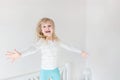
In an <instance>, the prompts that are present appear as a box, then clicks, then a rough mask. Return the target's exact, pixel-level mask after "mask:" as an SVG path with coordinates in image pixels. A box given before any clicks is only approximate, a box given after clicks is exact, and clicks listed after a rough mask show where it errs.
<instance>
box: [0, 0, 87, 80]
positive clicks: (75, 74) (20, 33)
mask: <svg viewBox="0 0 120 80" xmlns="http://www.w3.org/2000/svg"><path fill="white" fill-rule="evenodd" d="M0 10H1V12H0V37H1V38H0V80H1V79H3V78H8V77H11V76H16V75H19V74H23V73H27V72H32V71H37V70H39V69H40V58H39V56H40V54H36V55H32V56H29V57H26V58H23V59H19V60H18V61H16V62H15V63H14V64H11V63H10V61H9V60H8V59H6V58H5V56H3V53H5V52H6V50H13V49H14V48H17V49H18V50H19V49H21V48H24V47H28V46H29V45H30V44H31V43H32V42H33V41H34V39H35V38H34V37H35V27H36V24H37V22H38V20H39V19H40V18H42V17H50V18H52V19H54V21H55V23H56V31H57V34H58V36H59V37H60V38H62V39H63V40H65V42H67V43H70V44H71V45H74V46H75V47H78V48H79V49H85V35H86V34H85V33H86V32H85V29H86V27H85V11H86V10H85V1H84V0H59V1H57V0H51V1H50V0H17V1H16V0H4V1H0ZM66 56H67V57H68V58H66V59H65V58H64V59H63V60H62V61H61V64H62V63H65V62H66V61H70V62H71V63H72V76H71V77H72V78H71V79H72V80H78V79H79V77H80V72H81V70H80V69H82V67H80V66H82V65H83V64H82V60H81V59H80V57H79V56H78V55H74V54H71V55H68V54H66ZM64 57H65V55H64ZM69 59H70V60H69ZM78 60H79V61H78ZM73 65H74V66H73ZM79 67H80V69H79Z"/></svg>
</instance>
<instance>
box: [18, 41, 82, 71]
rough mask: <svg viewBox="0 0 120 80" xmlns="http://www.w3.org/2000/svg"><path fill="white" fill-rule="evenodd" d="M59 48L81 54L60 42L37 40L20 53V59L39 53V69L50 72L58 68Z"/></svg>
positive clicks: (79, 51)
mask: <svg viewBox="0 0 120 80" xmlns="http://www.w3.org/2000/svg"><path fill="white" fill-rule="evenodd" d="M59 47H62V48H64V49H67V50H69V51H73V52H76V53H79V54H80V53H81V50H78V49H76V48H74V47H70V46H68V45H66V44H64V43H63V42H61V41H58V42H57V41H50V40H49V41H45V40H39V41H37V42H36V43H35V44H33V45H32V46H31V47H29V48H28V49H26V50H23V51H20V52H21V54H22V57H25V56H28V55H31V54H34V53H36V52H39V53H41V68H42V69H49V70H50V69H54V68H56V67H58V65H57V54H58V53H59V51H58V49H59Z"/></svg>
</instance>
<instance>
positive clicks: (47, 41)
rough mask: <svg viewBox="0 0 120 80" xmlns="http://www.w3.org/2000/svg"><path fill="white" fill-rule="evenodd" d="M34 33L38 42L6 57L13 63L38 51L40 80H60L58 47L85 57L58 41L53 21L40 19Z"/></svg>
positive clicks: (9, 52) (84, 53)
mask: <svg viewBox="0 0 120 80" xmlns="http://www.w3.org/2000/svg"><path fill="white" fill-rule="evenodd" d="M36 32H37V38H38V40H37V42H36V43H35V44H33V46H31V47H30V48H28V49H26V50H23V51H17V50H14V51H13V52H11V51H8V52H7V56H8V57H9V58H10V59H11V60H12V61H13V62H14V61H15V60H16V59H18V58H20V57H24V56H28V55H30V54H34V53H36V52H39V51H40V53H41V70H40V80H50V79H52V80H60V71H59V69H58V65H57V54H58V47H62V48H64V49H67V50H70V51H73V52H76V53H79V54H81V55H82V56H83V57H86V56H87V53H86V52H84V51H80V50H77V49H75V48H73V47H69V46H67V45H65V44H64V43H63V42H62V41H60V40H59V39H58V37H57V36H56V34H55V24H54V21H53V20H52V19H50V18H42V19H41V20H40V21H39V23H38V26H37V28H36Z"/></svg>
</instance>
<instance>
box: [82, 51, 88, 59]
mask: <svg viewBox="0 0 120 80" xmlns="http://www.w3.org/2000/svg"><path fill="white" fill-rule="evenodd" d="M81 55H82V57H83V58H85V59H86V58H87V56H88V53H87V52H85V51H82V52H81Z"/></svg>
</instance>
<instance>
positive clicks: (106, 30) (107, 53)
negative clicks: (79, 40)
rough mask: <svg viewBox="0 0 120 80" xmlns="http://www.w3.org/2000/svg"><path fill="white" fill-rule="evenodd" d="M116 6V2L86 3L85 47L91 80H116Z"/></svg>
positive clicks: (119, 16)
mask: <svg viewBox="0 0 120 80" xmlns="http://www.w3.org/2000/svg"><path fill="white" fill-rule="evenodd" d="M119 4H120V1H119V0H87V36H86V47H87V50H88V51H89V53H90V60H89V61H90V64H91V68H92V75H93V80H120V75H119V74H120V62H119V61H120V57H119V56H120V54H119V53H120V5H119Z"/></svg>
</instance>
